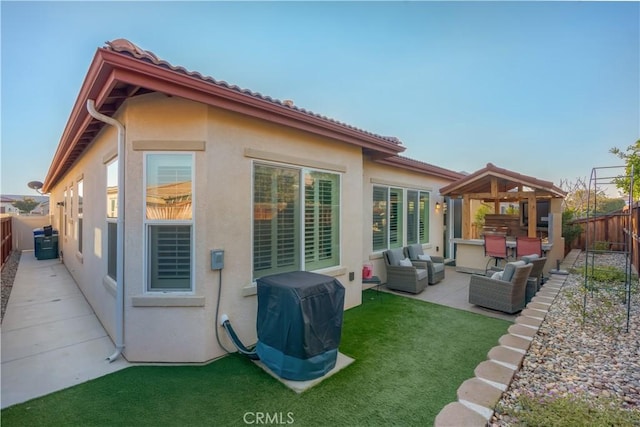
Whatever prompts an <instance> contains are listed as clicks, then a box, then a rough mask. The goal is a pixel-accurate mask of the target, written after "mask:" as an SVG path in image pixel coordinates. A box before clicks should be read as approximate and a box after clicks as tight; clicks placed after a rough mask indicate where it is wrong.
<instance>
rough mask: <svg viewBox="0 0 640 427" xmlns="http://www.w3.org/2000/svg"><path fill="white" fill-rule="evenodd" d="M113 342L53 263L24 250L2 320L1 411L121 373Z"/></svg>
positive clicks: (59, 266)
mask: <svg viewBox="0 0 640 427" xmlns="http://www.w3.org/2000/svg"><path fill="white" fill-rule="evenodd" d="M114 350H115V346H114V345H113V342H112V341H111V339H110V338H109V336H108V335H107V333H106V332H105V330H104V328H103V327H102V325H101V324H100V322H99V321H98V318H97V317H96V315H95V314H94V312H93V310H92V309H91V307H90V306H89V303H88V302H87V300H86V299H85V298H84V295H82V292H80V290H79V289H78V286H77V285H76V283H75V281H74V280H73V278H72V277H71V275H70V274H69V272H68V271H67V269H66V267H65V266H64V265H63V264H62V263H61V262H60V260H59V259H52V260H41V261H38V260H36V258H35V256H34V254H33V251H24V252H22V256H21V257H20V265H19V267H18V271H17V273H16V277H15V280H14V283H13V288H12V290H11V297H10V298H9V303H8V305H7V311H6V313H5V317H4V319H3V322H2V408H6V407H7V406H11V405H14V404H16V403H21V402H25V401H27V400H30V399H33V398H35V397H39V396H44V395H46V394H49V393H52V392H54V391H57V390H61V389H64V388H67V387H71V386H74V385H77V384H80V383H83V382H85V381H88V380H90V379H93V378H98V377H100V376H103V375H106V374H108V373H111V372H115V371H117V370H120V369H123V368H125V367H127V366H129V364H128V363H127V361H126V360H124V359H122V358H120V359H118V360H116V361H114V362H113V363H109V362H108V361H107V360H106V358H107V356H109V355H111V354H112V353H113V352H114Z"/></svg>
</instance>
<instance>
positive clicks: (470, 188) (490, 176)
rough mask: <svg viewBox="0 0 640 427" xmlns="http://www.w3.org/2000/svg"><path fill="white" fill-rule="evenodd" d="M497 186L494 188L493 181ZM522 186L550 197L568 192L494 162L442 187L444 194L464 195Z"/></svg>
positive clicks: (509, 190) (510, 190) (504, 191)
mask: <svg viewBox="0 0 640 427" xmlns="http://www.w3.org/2000/svg"><path fill="white" fill-rule="evenodd" d="M494 181H495V182H496V183H497V188H495V189H493V188H492V185H493V184H492V182H494ZM522 187H529V188H531V189H532V190H534V191H535V192H536V193H539V194H541V195H547V196H550V197H564V196H565V195H566V193H565V192H564V191H562V189H560V188H559V187H556V186H555V185H554V184H553V182H551V181H543V180H541V179H537V178H534V177H532V176H527V175H522V174H520V173H517V172H513V171H510V170H507V169H503V168H499V167H497V166H495V165H493V164H492V163H487V165H486V166H485V167H484V168H482V169H480V170H478V171H476V172H474V173H472V174H470V175H467V176H465V177H463V178H460V179H459V180H457V181H455V182H453V183H451V184H449V185H447V186H445V187H442V188H441V189H440V194H442V195H443V196H452V197H455V196H462V195H463V194H487V195H490V194H491V193H492V192H500V193H507V192H517V191H519V189H521V188H522Z"/></svg>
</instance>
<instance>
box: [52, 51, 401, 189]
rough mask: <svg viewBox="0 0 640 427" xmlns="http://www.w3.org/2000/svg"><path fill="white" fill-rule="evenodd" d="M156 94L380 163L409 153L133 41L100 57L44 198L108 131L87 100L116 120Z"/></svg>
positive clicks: (383, 138)
mask: <svg viewBox="0 0 640 427" xmlns="http://www.w3.org/2000/svg"><path fill="white" fill-rule="evenodd" d="M151 92H160V93H164V94H167V95H172V96H178V97H182V98H185V99H189V100H192V101H196V102H201V103H204V104H207V105H212V106H216V107H220V108H224V109H227V110H230V111H235V112H238V113H241V114H246V115H248V116H252V117H256V118H260V119H263V120H267V121H269V122H273V123H278V124H281V125H285V126H289V127H292V128H296V129H300V130H303V131H307V132H311V133H313V134H316V135H322V136H325V137H329V138H333V139H336V140H338V141H342V142H346V143H349V144H354V145H357V146H360V147H362V148H363V150H364V152H365V153H367V154H370V155H372V157H374V158H382V157H387V156H394V155H397V154H398V153H400V152H402V151H404V149H405V148H404V147H403V146H402V143H401V142H400V140H398V139H397V138H395V137H388V136H381V135H376V134H374V133H371V132H367V131H364V130H362V129H358V128H355V127H353V126H349V125H347V124H345V123H342V122H339V121H336V120H334V119H331V118H328V117H325V116H321V115H319V114H315V113H313V112H311V111H308V110H305V109H302V108H299V107H297V106H295V105H293V103H292V102H290V101H280V100H277V99H273V98H271V97H268V96H264V95H261V94H259V93H256V92H252V91H249V90H246V89H242V88H239V87H238V86H235V85H230V84H228V83H226V82H224V81H219V80H215V79H214V78H212V77H207V76H203V75H202V74H200V73H198V72H193V71H188V70H186V69H185V68H183V67H178V66H173V65H171V64H169V63H168V62H166V61H164V60H161V59H159V58H158V57H157V56H156V55H154V54H153V53H151V52H149V51H146V50H143V49H140V48H139V47H138V46H136V45H134V44H133V43H131V42H130V41H128V40H125V39H117V40H114V41H111V42H107V43H106V46H105V47H102V48H98V50H97V51H96V54H95V56H94V58H93V60H92V62H91V65H90V67H89V71H88V72H87V75H86V77H85V79H84V82H83V84H82V87H81V89H80V93H79V94H78V97H77V98H76V102H75V104H74V106H73V109H72V111H71V115H70V117H69V120H68V122H67V124H66V126H65V129H64V132H63V134H62V138H61V140H60V143H59V145H58V148H57V150H56V153H55V155H54V158H53V161H52V163H51V166H50V168H49V171H48V173H47V177H46V179H45V183H44V187H43V189H42V190H43V192H45V193H46V192H49V191H50V189H51V188H52V187H53V186H54V185H55V184H56V183H57V182H58V180H60V179H61V178H62V176H63V175H64V174H65V173H66V171H67V170H68V169H69V168H70V167H71V166H72V165H73V164H74V163H75V161H76V160H77V159H78V158H79V157H80V156H81V155H82V153H83V152H84V151H85V150H86V149H87V147H88V146H89V144H90V143H91V142H92V141H93V139H94V138H95V136H96V135H97V134H98V132H99V131H100V130H101V129H102V127H103V126H104V123H102V122H101V121H98V120H96V119H94V118H93V117H91V116H90V115H89V113H88V112H87V108H86V103H87V100H89V99H92V100H94V101H95V105H96V109H97V110H98V111H99V112H101V113H102V114H105V115H108V116H112V115H113V114H114V113H115V112H116V111H117V110H118V108H119V107H120V106H121V105H122V103H123V102H125V101H126V100H127V99H128V98H131V97H134V96H137V95H142V94H146V93H151Z"/></svg>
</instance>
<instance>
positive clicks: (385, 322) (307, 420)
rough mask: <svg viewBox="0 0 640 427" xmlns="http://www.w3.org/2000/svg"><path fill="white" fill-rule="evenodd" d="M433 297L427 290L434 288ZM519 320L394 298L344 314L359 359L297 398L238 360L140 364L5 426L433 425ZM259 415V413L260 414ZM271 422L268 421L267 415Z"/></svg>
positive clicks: (46, 401) (65, 393)
mask: <svg viewBox="0 0 640 427" xmlns="http://www.w3.org/2000/svg"><path fill="white" fill-rule="evenodd" d="M427 292H428V289H427ZM510 324H511V323H510V322H507V321H504V320H499V319H493V318H488V317H484V316H481V315H478V314H474V313H469V312H465V311H461V310H456V309H451V308H447V307H443V306H439V305H435V304H431V303H426V302H422V301H418V300H414V299H410V298H404V297H399V296H395V295H392V294H388V293H380V294H376V293H375V292H373V291H370V290H369V291H365V292H364V293H363V304H362V305H360V306H358V307H355V308H352V309H350V310H347V311H346V312H345V314H344V324H343V330H342V343H341V345H340V351H341V352H342V353H344V354H346V355H348V356H350V357H352V358H354V359H356V361H355V362H354V363H353V364H351V365H350V366H348V367H347V368H345V369H344V370H342V371H340V372H338V373H337V374H335V375H334V376H332V377H331V378H328V379H326V380H325V381H323V382H322V383H320V384H319V385H317V386H315V387H313V388H312V389H310V390H308V391H306V392H304V393H302V394H296V393H295V392H293V391H291V390H289V389H288V388H286V387H285V386H284V385H282V384H281V383H280V382H279V381H277V380H275V379H273V378H272V377H271V376H269V375H268V374H267V373H265V372H264V371H262V370H261V369H260V368H259V367H257V366H255V365H254V364H253V363H252V362H251V361H249V360H247V359H246V358H244V357H242V356H239V355H231V356H228V357H225V358H222V359H220V360H217V361H215V362H213V363H210V364H208V365H206V366H136V367H131V368H127V369H125V370H122V371H119V372H116V373H113V374H110V375H107V376H105V377H102V378H98V379H96V380H93V381H89V382H87V383H84V384H81V385H78V386H75V387H72V388H69V389H66V390H62V391H59V392H56V393H53V394H50V395H48V396H44V397H41V398H38V399H34V400H31V401H29V402H26V403H23V404H20V405H15V406H12V407H10V408H7V409H5V410H3V411H2V413H1V416H2V419H1V420H2V425H3V427H6V426H16V425H21V426H36V425H38V426H40V425H46V426H56V425H57V426H70V425H78V426H80V425H81V426H90V425H127V426H129V425H131V426H134V425H135V426H139V425H152V426H165V425H179V426H200V425H206V426H233V425H239V426H243V425H246V422H249V423H253V424H259V423H258V422H257V421H258V420H257V419H256V415H255V413H263V414H269V417H270V419H269V420H267V419H266V418H263V419H262V420H263V424H264V421H271V422H272V424H273V422H274V421H277V422H280V423H283V424H286V423H291V422H293V423H292V425H300V426H313V425H318V426H327V425H333V426H355V425H362V426H363V425H366V426H373V425H385V426H386V425H403V426H408V425H415V426H426V425H433V421H434V419H435V417H436V415H437V414H438V412H439V411H440V410H441V409H442V408H443V407H444V406H445V405H446V404H447V403H449V402H452V401H454V400H456V390H457V388H458V387H459V385H460V384H461V383H462V382H463V381H464V380H466V379H467V378H470V377H473V375H474V374H473V370H474V368H475V367H476V365H477V364H478V363H480V362H481V361H483V360H485V359H486V355H487V352H488V351H489V349H490V348H491V347H493V346H494V345H497V341H498V338H499V337H500V336H501V335H503V334H504V333H506V330H507V328H508V327H509V325H510ZM258 416H260V415H259V414H258ZM265 416H266V415H265Z"/></svg>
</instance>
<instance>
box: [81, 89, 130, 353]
mask: <svg viewBox="0 0 640 427" xmlns="http://www.w3.org/2000/svg"><path fill="white" fill-rule="evenodd" d="M87 111H89V114H91V116H92V117H94V118H96V119H98V120H100V121H102V122H104V123H107V124H109V125H111V126H115V127H116V128H117V129H118V202H117V203H118V209H117V210H118V219H117V222H116V225H117V238H116V240H117V242H116V264H117V265H116V284H117V290H116V351H115V352H114V353H113V354H112V355H111V356H109V357H107V360H108V361H109V362H113V361H114V360H116V359H117V358H118V357H119V356H120V355H121V354H122V350H124V168H125V147H124V137H125V134H124V125H123V124H122V123H120V122H119V121H117V120H115V119H114V118H111V117H109V116H105V115H104V114H102V113H100V112H98V110H96V106H95V101H94V100H93V99H88V100H87Z"/></svg>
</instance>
